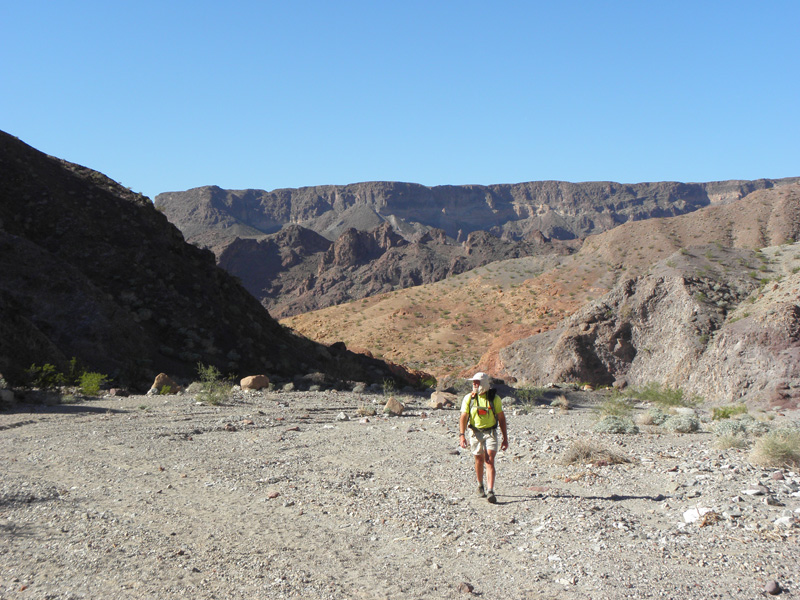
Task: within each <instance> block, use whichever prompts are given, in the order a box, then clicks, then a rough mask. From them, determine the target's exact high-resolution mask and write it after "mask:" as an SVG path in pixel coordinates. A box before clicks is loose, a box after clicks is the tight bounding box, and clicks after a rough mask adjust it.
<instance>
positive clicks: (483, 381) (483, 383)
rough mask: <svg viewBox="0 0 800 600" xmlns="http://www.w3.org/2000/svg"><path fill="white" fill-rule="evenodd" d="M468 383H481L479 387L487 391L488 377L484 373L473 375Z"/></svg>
mask: <svg viewBox="0 0 800 600" xmlns="http://www.w3.org/2000/svg"><path fill="white" fill-rule="evenodd" d="M470 381H480V382H481V387H483V388H487V389H488V387H489V376H488V375H487V374H486V373H483V372H478V373H475V375H473V376H472V378H471V379H470Z"/></svg>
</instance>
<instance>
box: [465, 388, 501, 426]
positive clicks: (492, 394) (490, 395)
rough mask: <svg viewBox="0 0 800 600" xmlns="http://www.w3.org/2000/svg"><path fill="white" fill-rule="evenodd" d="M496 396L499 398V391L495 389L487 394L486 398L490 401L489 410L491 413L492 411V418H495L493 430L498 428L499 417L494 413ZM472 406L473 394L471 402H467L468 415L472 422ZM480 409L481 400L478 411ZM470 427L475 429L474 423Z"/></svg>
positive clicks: (470, 398)
mask: <svg viewBox="0 0 800 600" xmlns="http://www.w3.org/2000/svg"><path fill="white" fill-rule="evenodd" d="M496 396H497V390H496V389H494V388H490V389H489V390H488V391H487V392H486V398H487V399H488V400H489V406H488V409H489V410H490V411H492V416H493V417H494V425H493V426H492V427H491V429H494V428H495V427H497V415H496V414H495V412H494V399H495V397H496ZM471 405H472V394H470V396H469V400H467V414H468V415H469V419H470V421H472V412H471ZM480 407H481V405H480V400H479V401H478V409H480ZM469 426H470V427H471V428H473V429H474V427H473V425H472V423H470V424H469Z"/></svg>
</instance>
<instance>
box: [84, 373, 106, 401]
mask: <svg viewBox="0 0 800 600" xmlns="http://www.w3.org/2000/svg"><path fill="white" fill-rule="evenodd" d="M107 379H108V377H106V376H105V375H103V374H102V373H86V372H84V373H81V375H80V377H79V379H78V387H79V388H80V390H81V394H83V395H84V396H98V395H99V394H100V388H101V387H102V386H103V385H104V384H105V382H106V381H107Z"/></svg>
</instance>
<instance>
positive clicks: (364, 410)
mask: <svg viewBox="0 0 800 600" xmlns="http://www.w3.org/2000/svg"><path fill="white" fill-rule="evenodd" d="M356 412H358V414H359V415H360V416H362V417H374V416H375V415H376V414H377V411H376V410H375V407H374V406H370V405H369V404H366V403H363V402H362V403H361V404H360V405H359V407H358V410H357V411H356Z"/></svg>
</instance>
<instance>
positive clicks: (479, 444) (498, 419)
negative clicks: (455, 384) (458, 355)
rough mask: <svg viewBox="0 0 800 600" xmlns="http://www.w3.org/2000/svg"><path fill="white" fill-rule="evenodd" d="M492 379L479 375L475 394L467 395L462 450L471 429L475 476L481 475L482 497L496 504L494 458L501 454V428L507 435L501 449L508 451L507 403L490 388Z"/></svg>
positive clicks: (460, 425)
mask: <svg viewBox="0 0 800 600" xmlns="http://www.w3.org/2000/svg"><path fill="white" fill-rule="evenodd" d="M489 383H490V380H489V376H488V375H487V374H486V373H475V375H474V376H473V377H472V393H470V394H467V395H466V396H464V400H463V401H462V402H461V418H460V419H459V421H458V429H459V437H458V441H459V444H460V445H461V447H462V448H466V447H467V428H469V448H470V450H471V451H472V455H473V456H474V457H475V474H476V475H477V476H478V496H480V497H482V498H484V497H485V498H486V499H487V500H488V501H489V502H490V503H492V504H495V503H496V502H497V498H496V497H495V495H494V479H495V475H496V470H495V467H494V459H495V456H496V455H497V426H498V425H499V426H500V431H501V432H502V434H503V442H502V443H501V444H500V449H501V450H506V449H507V448H508V433H507V431H506V417H505V415H504V414H503V403H502V402H501V401H500V397H499V396H498V395H497V392H496V390H494V389H489ZM484 466H485V468H486V483H487V484H488V486H489V492H488V494H487V492H486V489H485V488H484V486H483V471H484Z"/></svg>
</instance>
